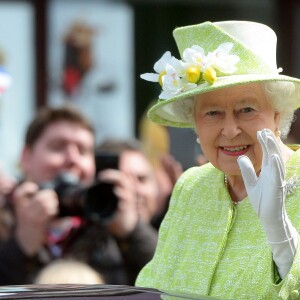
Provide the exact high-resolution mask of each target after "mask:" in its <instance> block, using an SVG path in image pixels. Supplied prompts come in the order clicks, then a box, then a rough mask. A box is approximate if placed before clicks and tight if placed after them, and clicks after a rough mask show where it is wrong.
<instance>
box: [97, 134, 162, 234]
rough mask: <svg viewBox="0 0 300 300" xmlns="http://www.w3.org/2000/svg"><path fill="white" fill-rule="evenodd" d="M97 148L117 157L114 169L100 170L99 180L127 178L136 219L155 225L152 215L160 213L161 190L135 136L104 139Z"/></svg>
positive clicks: (154, 218)
mask: <svg viewBox="0 0 300 300" xmlns="http://www.w3.org/2000/svg"><path fill="white" fill-rule="evenodd" d="M97 151H98V152H99V153H104V154H107V155H116V156H117V157H118V165H117V167H116V169H115V170H113V169H111V168H110V170H106V171H105V172H103V173H102V172H101V173H102V175H100V176H101V177H100V178H101V179H102V180H103V178H104V177H105V178H106V179H109V178H118V176H119V177H120V178H121V177H123V176H124V177H127V178H128V179H130V180H131V181H132V184H133V186H134V190H135V194H136V200H137V202H136V211H137V214H138V216H139V218H140V219H141V220H143V221H144V222H146V223H148V224H152V225H153V226H154V227H155V228H157V226H159V224H156V216H157V215H158V214H159V212H160V195H161V190H160V186H159V184H158V180H157V177H156V173H155V171H154V168H153V166H152V164H151V163H150V161H149V159H148V158H147V157H146V155H145V153H144V151H143V148H142V144H141V142H140V141H138V140H136V139H129V140H122V139H107V140H105V141H103V142H102V143H101V144H100V145H99V146H98V147H97ZM101 173H100V174H101Z"/></svg>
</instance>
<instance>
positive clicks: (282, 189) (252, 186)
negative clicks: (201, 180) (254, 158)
mask: <svg viewBox="0 0 300 300" xmlns="http://www.w3.org/2000/svg"><path fill="white" fill-rule="evenodd" d="M257 138H258V141H259V142H260V144H261V146H262V151H263V160H262V167H261V172H260V175H259V177H257V176H256V173H255V170H254V167H253V165H252V162H251V161H250V159H249V158H248V157H247V156H245V155H242V156H240V157H239V158H238V160H237V162H238V164H239V167H240V169H241V173H242V176H243V180H244V184H245V188H246V191H247V194H248V198H249V200H250V201H251V204H252V206H253V208H254V210H255V212H256V214H257V216H258V218H259V219H260V221H261V223H262V225H263V228H264V230H265V233H266V236H267V239H268V242H269V244H270V246H271V249H272V253H273V260H274V262H275V264H276V265H277V268H278V272H279V274H280V276H281V278H284V277H285V276H286V275H287V274H288V272H289V270H290V267H291V265H292V263H293V259H294V256H295V253H296V248H297V245H298V233H297V231H296V229H295V228H294V227H293V225H292V224H291V222H290V220H289V218H288V216H287V213H286V210H285V196H286V181H285V166H284V161H283V158H282V152H281V149H280V146H279V143H278V141H277V139H276V137H275V136H274V134H273V132H272V131H271V130H269V129H263V130H262V131H258V132H257Z"/></svg>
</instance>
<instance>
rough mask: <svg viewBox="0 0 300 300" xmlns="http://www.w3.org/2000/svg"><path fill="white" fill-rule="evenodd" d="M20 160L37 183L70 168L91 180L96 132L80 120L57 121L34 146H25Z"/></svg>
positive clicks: (26, 171)
mask: <svg viewBox="0 0 300 300" xmlns="http://www.w3.org/2000/svg"><path fill="white" fill-rule="evenodd" d="M21 164H22V168H23V170H24V173H25V176H26V179H27V180H31V181H34V182H37V183H42V182H46V181H50V180H53V179H54V177H55V176H57V175H58V174H59V173H60V172H70V173H72V174H74V175H76V176H77V177H78V178H79V179H80V181H81V182H82V183H85V184H89V183H91V182H92V180H93V178H94V174H95V161H94V136H93V134H92V132H90V131H89V130H87V129H85V128H83V127H82V126H81V125H79V124H76V123H73V122H68V121H57V122H54V123H52V124H50V125H48V126H47V128H46V129H45V131H44V132H43V133H42V135H41V136H40V137H39V139H38V140H37V141H36V142H35V143H34V145H33V146H32V147H28V146H27V147H25V148H24V150H23V153H22V158H21Z"/></svg>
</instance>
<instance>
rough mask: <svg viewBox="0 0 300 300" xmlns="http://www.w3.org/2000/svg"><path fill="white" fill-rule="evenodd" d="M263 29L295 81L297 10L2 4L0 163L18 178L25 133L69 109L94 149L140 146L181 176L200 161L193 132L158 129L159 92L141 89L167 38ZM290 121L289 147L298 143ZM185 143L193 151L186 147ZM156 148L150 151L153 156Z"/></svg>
mask: <svg viewBox="0 0 300 300" xmlns="http://www.w3.org/2000/svg"><path fill="white" fill-rule="evenodd" d="M222 20H249V21H257V22H262V23H265V24H267V25H269V26H270V27H272V28H273V29H274V30H275V32H276V33H277V37H278V49H277V62H278V67H282V68H283V74H285V75H290V76H295V77H300V54H299V53H300V1H298V0H151V1H150V0H127V1H125V0H123V1H122V0H18V1H17V0H16V1H14V0H6V1H5V0H0V66H1V67H4V68H5V69H6V70H7V71H8V72H9V73H10V75H11V76H12V80H13V82H12V85H11V87H10V88H9V89H8V90H7V91H6V92H5V93H4V94H3V95H2V96H1V98H0V145H1V147H0V162H1V164H2V168H3V169H4V171H6V172H8V173H10V174H12V175H15V174H16V173H17V172H18V160H19V155H20V150H21V147H22V145H23V138H24V132H25V129H26V126H27V124H28V122H29V121H30V119H31V118H32V116H33V115H34V113H35V112H36V110H37V109H38V108H40V107H43V106H59V105H63V104H73V105H76V106H78V107H80V109H81V110H82V111H83V112H84V113H85V114H86V115H87V116H88V117H89V118H90V119H91V120H92V122H93V124H94V126H95V128H96V130H97V135H96V138H97V143H99V142H101V140H103V139H105V138H108V137H117V138H130V137H138V138H141V139H143V141H146V142H145V143H146V144H147V143H148V144H149V149H154V148H155V147H157V148H161V149H163V151H170V152H171V153H172V154H173V155H174V156H175V158H177V159H178V160H179V161H180V162H181V163H182V164H183V167H184V168H188V167H189V166H191V165H193V164H195V163H196V162H195V157H196V156H197V154H199V153H200V149H199V146H198V145H197V144H196V142H195V134H194V133H193V131H192V130H190V129H174V128H159V127H155V126H154V125H153V124H151V123H149V121H148V120H147V118H146V117H145V112H146V110H147V108H148V107H149V105H151V104H152V103H153V101H154V100H155V99H156V97H157V95H158V94H159V92H160V90H159V86H158V85H155V84H151V83H149V82H146V81H144V80H141V79H140V77H139V75H140V74H141V73H145V72H152V71H153V65H154V63H155V62H156V61H157V60H158V59H159V58H160V57H161V56H162V54H163V53H164V52H165V51H167V50H170V51H171V53H172V54H173V55H174V56H175V57H178V58H179V54H178V50H177V49H176V44H175V42H174V40H173V36H172V31H173V29H174V28H175V27H179V26H185V25H192V24H197V23H201V22H204V21H222ZM297 123H298V119H297V120H296V121H295V123H294V125H293V128H292V132H291V134H290V136H289V138H288V142H291V143H297V142H300V130H299V128H300V127H299V125H297ZM182 136H185V140H187V139H190V140H191V142H190V143H188V142H187V143H185V144H184V145H182V143H181V140H182ZM151 147H152V148H151Z"/></svg>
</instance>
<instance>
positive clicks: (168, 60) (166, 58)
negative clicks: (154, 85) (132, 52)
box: [140, 51, 182, 86]
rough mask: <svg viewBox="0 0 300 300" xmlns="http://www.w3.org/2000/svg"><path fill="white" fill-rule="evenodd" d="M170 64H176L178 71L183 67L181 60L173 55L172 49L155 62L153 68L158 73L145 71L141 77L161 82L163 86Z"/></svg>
mask: <svg viewBox="0 0 300 300" xmlns="http://www.w3.org/2000/svg"><path fill="white" fill-rule="evenodd" d="M168 66H171V67H172V66H174V68H175V69H177V70H178V71H180V70H181V69H182V66H181V62H180V61H179V60H178V59H176V58H175V57H173V56H171V52H170V51H166V52H165V53H164V54H163V56H162V57H161V58H160V59H159V60H158V61H157V62H156V63H155V64H154V67H153V69H154V71H155V72H156V73H144V74H141V76H140V77H141V78H142V79H145V80H148V81H151V82H159V83H160V85H161V86H162V85H163V83H162V81H163V77H164V76H165V75H166V73H167V67H168Z"/></svg>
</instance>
